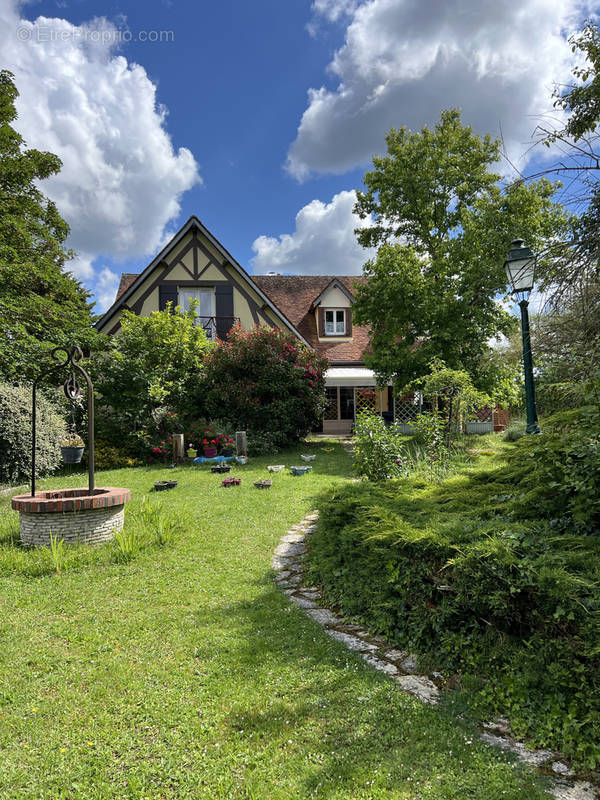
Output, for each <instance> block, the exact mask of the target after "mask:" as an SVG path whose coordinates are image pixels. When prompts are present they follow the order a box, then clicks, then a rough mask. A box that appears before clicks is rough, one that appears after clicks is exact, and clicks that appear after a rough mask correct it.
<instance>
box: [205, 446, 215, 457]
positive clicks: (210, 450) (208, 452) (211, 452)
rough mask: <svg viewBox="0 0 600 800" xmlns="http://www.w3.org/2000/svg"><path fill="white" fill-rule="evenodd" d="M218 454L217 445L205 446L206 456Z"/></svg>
mask: <svg viewBox="0 0 600 800" xmlns="http://www.w3.org/2000/svg"><path fill="white" fill-rule="evenodd" d="M216 455H217V448H216V447H205V448H204V458H215V456H216Z"/></svg>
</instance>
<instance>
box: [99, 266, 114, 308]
mask: <svg viewBox="0 0 600 800" xmlns="http://www.w3.org/2000/svg"><path fill="white" fill-rule="evenodd" d="M119 280H120V276H119V275H117V274H116V273H115V272H113V271H112V270H110V269H109V268H108V267H104V269H102V270H101V271H100V274H99V275H98V281H97V283H96V299H97V305H96V308H95V309H94V310H95V311H96V312H101V311H106V309H107V308H108V307H109V306H111V305H112V303H113V302H114V300H115V297H116V295H117V289H118V288H119Z"/></svg>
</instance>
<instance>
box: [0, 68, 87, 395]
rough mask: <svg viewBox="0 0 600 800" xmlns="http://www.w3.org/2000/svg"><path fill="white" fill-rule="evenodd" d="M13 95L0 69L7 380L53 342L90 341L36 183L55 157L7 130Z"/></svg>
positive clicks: (0, 229)
mask: <svg viewBox="0 0 600 800" xmlns="http://www.w3.org/2000/svg"><path fill="white" fill-rule="evenodd" d="M17 97H18V91H17V89H16V86H15V84H14V81H13V76H12V74H11V73H10V72H8V71H6V70H2V71H0V377H2V378H5V379H7V380H9V381H13V382H14V381H19V380H23V379H25V380H29V379H31V378H32V377H33V376H35V375H37V373H38V372H39V369H40V362H43V361H45V356H46V355H47V353H48V351H49V350H50V349H51V348H52V347H56V346H59V345H69V344H72V343H77V344H79V345H81V346H82V347H83V348H84V349H89V348H90V347H91V346H93V345H94V343H95V342H96V340H97V334H96V333H95V332H94V330H93V328H92V323H93V318H92V313H91V306H90V303H89V294H88V293H87V292H86V291H85V289H84V288H83V287H82V286H81V284H80V283H79V282H78V281H76V280H75V279H74V278H73V277H72V276H71V275H70V274H69V273H68V272H66V271H65V264H66V263H67V261H68V260H69V259H70V258H71V256H72V254H71V253H70V252H69V251H68V250H67V249H66V248H65V247H64V242H65V239H66V237H67V235H68V233H69V227H68V225H67V223H66V222H65V221H64V220H63V219H62V217H61V216H60V214H59V213H58V211H57V209H56V206H55V205H54V203H52V202H51V201H50V200H49V199H48V198H46V197H45V196H44V195H43V194H42V192H41V191H40V189H39V188H38V181H40V180H43V179H44V178H48V177H49V176H50V175H53V174H55V173H57V172H58V171H59V170H60V168H61V161H60V159H59V158H58V157H57V156H55V155H53V154H52V153H45V152H40V151H39V150H28V149H26V148H25V143H24V141H23V138H22V137H21V136H20V135H19V134H18V133H17V132H16V131H15V130H14V128H13V127H12V123H14V121H15V119H16V118H17V112H16V108H15V100H16V98H17Z"/></svg>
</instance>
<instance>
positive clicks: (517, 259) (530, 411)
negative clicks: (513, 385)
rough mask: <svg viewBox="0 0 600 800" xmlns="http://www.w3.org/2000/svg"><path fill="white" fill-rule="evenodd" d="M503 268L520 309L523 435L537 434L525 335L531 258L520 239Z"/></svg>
mask: <svg viewBox="0 0 600 800" xmlns="http://www.w3.org/2000/svg"><path fill="white" fill-rule="evenodd" d="M504 269H505V270H506V276H507V278H508V282H509V284H510V288H511V290H512V293H513V295H514V296H515V297H516V299H517V301H518V303H519V306H520V308H521V328H522V332H523V369H524V372H525V400H526V404H527V433H540V427H539V425H538V418H537V409H536V407H535V386H534V383H533V360H532V358H531V337H530V335H529V310H528V307H529V295H530V293H531V290H532V289H533V281H534V273H535V256H534V255H533V253H532V252H531V250H530V249H529V247H527V246H526V245H524V244H523V239H515V240H514V242H512V244H511V246H510V251H509V253H508V258H507V259H506V261H505V262H504Z"/></svg>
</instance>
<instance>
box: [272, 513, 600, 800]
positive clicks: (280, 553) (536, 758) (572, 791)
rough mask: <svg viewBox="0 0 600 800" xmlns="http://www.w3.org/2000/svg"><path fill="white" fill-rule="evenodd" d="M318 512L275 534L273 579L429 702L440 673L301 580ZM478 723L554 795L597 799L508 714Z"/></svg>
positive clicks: (486, 738)
mask: <svg viewBox="0 0 600 800" xmlns="http://www.w3.org/2000/svg"><path fill="white" fill-rule="evenodd" d="M318 518H319V512H318V511H312V512H310V513H309V514H306V516H305V517H304V518H303V519H302V520H301V521H300V522H299V523H297V524H296V525H292V526H291V527H290V528H289V529H288V530H287V531H286V532H285V534H284V535H283V536H282V537H281V539H280V540H279V544H278V545H277V547H276V548H275V552H274V554H273V557H272V559H271V566H272V567H273V569H274V570H275V572H276V575H275V581H276V583H277V585H278V586H279V587H280V588H281V589H282V590H283V592H284V593H285V594H286V595H287V596H288V597H289V599H290V600H291V601H292V602H293V603H295V604H296V605H297V606H298V607H299V608H300V609H302V611H304V613H305V614H307V615H308V616H309V617H311V619H314V620H315V622H318V623H319V624H320V625H321V626H322V627H323V629H324V630H325V633H327V635H328V636H331V637H332V638H333V639H335V640H336V641H338V642H341V643H342V644H344V645H345V646H346V647H347V648H348V649H349V650H353V651H355V652H356V653H357V654H358V655H360V656H361V657H362V658H363V659H364V660H365V661H366V662H367V664H370V665H371V666H372V667H375V669H377V670H379V671H380V672H383V673H385V674H386V675H387V676H388V677H389V678H392V680H394V681H395V682H396V683H397V684H398V685H399V686H400V688H401V689H403V690H404V691H405V692H409V693H410V694H412V695H414V696H415V697H416V698H417V699H419V700H421V701H422V702H424V703H430V704H435V703H436V702H437V700H438V698H439V688H438V686H436V684H435V683H434V680H437V681H438V682H440V681H441V680H442V675H441V673H439V672H433V673H432V674H431V677H429V676H427V675H420V674H418V661H417V659H416V657H415V656H413V655H411V654H410V653H408V652H406V651H403V650H397V649H395V648H394V647H392V645H389V644H387V643H386V642H385V640H384V639H382V638H381V637H379V636H373V635H372V634H370V633H369V631H368V630H367V629H366V628H364V627H363V626H362V625H349V624H346V623H345V622H344V620H343V619H342V618H341V617H339V616H337V615H336V614H334V613H333V612H332V611H331V610H330V609H328V608H326V607H325V605H324V603H323V600H324V598H323V595H322V592H321V589H320V588H319V587H318V586H305V585H304V583H303V580H302V579H303V575H304V559H305V558H306V553H307V551H308V540H309V538H310V536H311V534H312V533H313V532H314V531H315V529H316V527H317V520H318ZM432 678H433V680H432ZM482 727H483V728H484V730H483V731H482V732H480V735H479V738H480V739H481V740H482V741H483V742H485V743H486V744H488V745H492V746H495V747H500V748H501V749H503V750H508V751H509V752H511V753H513V754H514V755H515V756H516V757H517V759H518V760H519V761H522V762H525V763H527V764H530V765H531V766H533V767H534V768H535V769H536V770H538V771H539V772H540V773H541V774H544V775H548V774H549V773H550V774H552V775H553V776H554V787H553V788H552V790H551V792H552V795H553V796H554V797H555V798H556V800H597V798H598V794H597V792H596V789H595V788H594V786H593V785H592V784H591V783H589V782H588V781H584V780H569V778H572V777H574V775H575V773H574V772H573V771H572V770H571V769H569V767H568V766H567V764H565V763H564V762H563V761H561V760H560V755H559V754H558V753H554V752H552V751H550V750H528V749H527V748H526V746H525V744H524V743H523V742H519V741H516V740H515V739H513V738H511V737H510V723H509V722H508V720H505V719H498V720H495V721H494V722H490V723H487V724H485V725H483V726H482ZM556 776H558V777H556Z"/></svg>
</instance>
